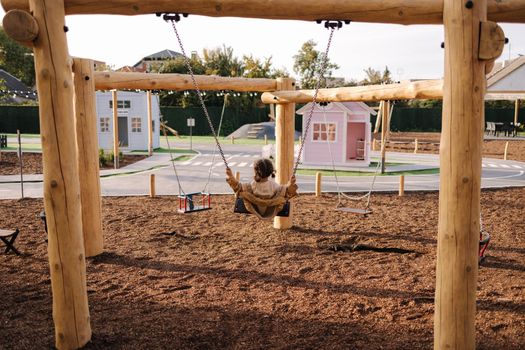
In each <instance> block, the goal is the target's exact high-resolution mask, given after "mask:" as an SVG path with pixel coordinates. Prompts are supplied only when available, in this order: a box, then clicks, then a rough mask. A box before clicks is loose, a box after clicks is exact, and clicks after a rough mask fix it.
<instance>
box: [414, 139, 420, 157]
mask: <svg viewBox="0 0 525 350" xmlns="http://www.w3.org/2000/svg"><path fill="white" fill-rule="evenodd" d="M418 147H419V144H418V140H417V139H415V140H414V154H416V153H417V149H418Z"/></svg>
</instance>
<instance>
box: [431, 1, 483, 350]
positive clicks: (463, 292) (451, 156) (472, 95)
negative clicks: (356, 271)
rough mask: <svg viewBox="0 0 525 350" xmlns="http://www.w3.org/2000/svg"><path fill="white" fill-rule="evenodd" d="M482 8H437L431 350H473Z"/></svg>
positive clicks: (455, 4) (458, 4)
mask: <svg viewBox="0 0 525 350" xmlns="http://www.w3.org/2000/svg"><path fill="white" fill-rule="evenodd" d="M486 17H487V0H478V1H475V2H472V1H466V2H465V1H457V0H444V17H443V20H444V25H445V79H444V87H443V127H442V133H441V145H440V174H441V180H440V189H439V225H438V246H437V269H436V297H435V303H436V304H435V313H434V349H474V348H475V346H476V331H475V315H476V287H477V277H478V248H479V213H480V184H481V149H482V142H483V124H484V94H485V90H486V79H485V62H484V61H481V60H480V59H479V58H478V47H479V41H480V22H481V21H484V20H485V19H486Z"/></svg>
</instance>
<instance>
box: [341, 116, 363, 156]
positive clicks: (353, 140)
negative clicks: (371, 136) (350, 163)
mask: <svg viewBox="0 0 525 350" xmlns="http://www.w3.org/2000/svg"><path fill="white" fill-rule="evenodd" d="M365 136H366V125H365V123H352V122H351V123H348V125H347V132H346V160H362V159H364V149H365V147H364V145H365V144H366V143H365V139H366V137H365Z"/></svg>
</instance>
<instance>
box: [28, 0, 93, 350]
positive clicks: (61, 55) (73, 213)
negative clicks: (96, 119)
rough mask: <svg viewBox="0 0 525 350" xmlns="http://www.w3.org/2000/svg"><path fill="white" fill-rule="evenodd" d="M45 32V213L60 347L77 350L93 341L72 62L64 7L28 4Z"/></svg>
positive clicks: (39, 1)
mask: <svg viewBox="0 0 525 350" xmlns="http://www.w3.org/2000/svg"><path fill="white" fill-rule="evenodd" d="M29 8H30V11H31V13H32V14H33V16H34V17H35V19H36V21H37V23H38V27H39V29H40V32H39V35H38V38H37V39H36V40H35V41H34V48H33V52H34V57H35V72H36V81H37V89H38V97H39V114H40V134H41V136H42V155H43V164H44V167H43V168H44V185H43V187H44V208H45V211H46V217H47V227H48V245H47V249H48V257H49V267H50V275H51V290H52V293H53V320H54V323H55V337H56V338H55V346H56V347H57V348H58V349H76V348H81V347H82V346H84V345H85V344H86V343H87V342H88V341H89V340H90V339H91V326H90V321H89V307H88V298H87V289H86V262H85V255H84V241H83V238H82V219H81V212H80V201H79V198H80V184H79V179H78V163H77V151H76V148H77V145H76V141H75V125H74V110H73V78H72V68H71V66H72V60H71V58H70V56H69V53H68V47H67V40H66V34H65V31H64V26H65V11H64V2H62V1H49V0H29Z"/></svg>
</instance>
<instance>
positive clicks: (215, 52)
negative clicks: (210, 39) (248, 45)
mask: <svg viewBox="0 0 525 350" xmlns="http://www.w3.org/2000/svg"><path fill="white" fill-rule="evenodd" d="M202 61H203V64H204V68H205V72H204V73H205V74H207V75H219V76H222V77H241V76H242V74H243V65H242V62H241V61H240V60H239V59H238V58H237V57H234V56H233V49H232V48H231V47H228V46H225V45H223V46H222V48H215V49H212V50H208V49H204V50H203V52H202Z"/></svg>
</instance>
